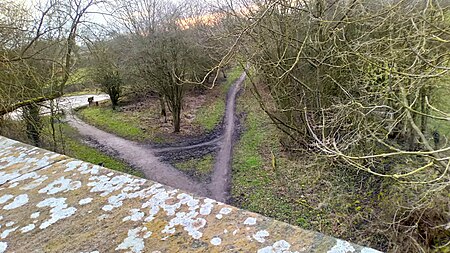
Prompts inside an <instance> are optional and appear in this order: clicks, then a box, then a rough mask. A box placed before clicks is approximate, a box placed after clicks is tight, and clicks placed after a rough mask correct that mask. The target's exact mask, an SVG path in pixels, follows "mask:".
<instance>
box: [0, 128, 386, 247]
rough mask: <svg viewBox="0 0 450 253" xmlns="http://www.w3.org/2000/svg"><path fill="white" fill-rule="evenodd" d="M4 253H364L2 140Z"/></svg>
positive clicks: (0, 237)
mask: <svg viewBox="0 0 450 253" xmlns="http://www.w3.org/2000/svg"><path fill="white" fill-rule="evenodd" d="M0 184H1V186H0V252H91V253H92V252H134V253H137V252H154V253H156V252H261V253H263V252H330V253H338V252H339V253H341V252H362V253H375V252H378V251H376V250H373V249H370V248H365V247H360V246H358V245H354V244H352V243H349V242H346V241H343V240H339V239H335V238H332V237H329V236H325V235H323V234H320V233H317V232H312V231H306V230H303V229H301V228H298V227H295V226H291V225H289V224H286V223H283V222H279V221H276V220H273V219H270V218H267V217H264V216H261V215H258V214H255V213H252V212H248V211H244V210H241V209H238V208H236V207H232V206H228V205H226V204H223V203H219V202H216V201H214V200H212V199H208V198H200V197H196V196H193V195H191V194H189V193H185V192H182V191H180V190H177V189H173V188H170V187H167V186H164V185H161V184H159V183H155V182H152V181H149V180H145V179H141V178H137V177H134V176H131V175H127V174H123V173H120V172H116V171H112V170H109V169H107V168H103V167H100V166H98V165H93V164H90V163H86V162H82V161H79V160H76V159H73V158H69V157H67V156H64V155H60V154H56V153H53V152H50V151H47V150H43V149H39V148H36V147H32V146H29V145H25V144H22V143H19V142H16V141H13V140H10V139H7V138H4V137H1V136H0Z"/></svg>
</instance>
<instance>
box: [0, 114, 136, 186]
mask: <svg viewBox="0 0 450 253" xmlns="http://www.w3.org/2000/svg"><path fill="white" fill-rule="evenodd" d="M42 125H43V127H42V133H41V140H42V145H41V146H42V148H44V149H48V150H54V151H56V152H58V153H64V154H66V155H67V156H70V157H73V158H76V159H80V160H82V161H86V162H89V163H93V164H100V163H102V164H103V166H104V167H106V168H109V169H112V170H116V171H120V172H124V173H128V174H131V175H135V176H139V177H144V176H143V173H141V172H139V171H136V170H134V169H132V168H131V167H130V166H128V165H127V164H125V163H124V162H122V161H120V160H119V159H116V158H113V157H111V156H109V155H106V154H104V153H102V152H101V151H98V150H97V149H95V148H92V147H90V146H88V145H87V144H86V143H85V142H83V140H82V138H81V136H79V135H78V134H77V131H76V130H75V129H73V128H72V127H70V126H69V125H68V124H66V123H56V124H55V132H56V143H57V145H56V146H57V148H56V150H55V148H54V145H53V139H52V137H51V136H52V134H51V133H52V130H51V125H50V118H49V117H43V118H42ZM12 129H14V131H13V130H12ZM1 130H2V131H1V132H2V134H3V135H5V136H7V137H10V138H12V139H15V140H18V141H21V142H24V143H29V144H31V145H33V143H32V142H31V141H30V140H28V138H27V136H26V132H25V126H24V123H23V122H22V121H6V120H5V121H4V122H3V125H2V129H1Z"/></svg>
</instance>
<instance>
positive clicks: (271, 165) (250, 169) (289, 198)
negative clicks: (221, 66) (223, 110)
mask: <svg viewBox="0 0 450 253" xmlns="http://www.w3.org/2000/svg"><path fill="white" fill-rule="evenodd" d="M237 108H238V111H243V112H244V113H245V115H246V117H245V122H244V132H243V134H242V135H241V138H240V140H239V141H238V143H236V145H235V148H234V156H233V175H232V178H233V180H232V191H231V194H232V199H233V204H234V205H237V206H240V207H241V208H243V209H247V210H250V211H253V212H257V213H260V214H263V215H265V216H269V217H272V218H275V219H278V220H282V221H285V222H288V223H290V224H294V225H297V226H300V227H302V228H305V229H312V230H317V231H320V232H323V233H326V234H331V235H334V236H336V237H342V238H352V237H355V236H361V235H362V233H361V231H358V230H357V229H355V228H354V226H356V225H357V224H360V223H364V222H365V219H367V216H368V215H370V214H371V213H373V212H372V209H371V208H372V207H371V204H370V203H371V202H370V201H371V198H372V197H373V194H372V193H367V192H365V191H362V192H358V189H359V188H360V185H358V184H359V183H358V182H359V180H358V179H356V180H355V179H353V178H352V177H353V174H352V173H348V172H346V173H347V174H346V173H344V172H343V171H341V170H340V169H336V170H334V169H333V168H334V166H333V165H331V164H330V162H329V160H326V159H323V158H322V159H321V158H320V157H311V156H306V154H305V155H298V154H297V155H294V154H288V153H285V152H282V147H281V144H280V142H279V138H281V137H282V135H281V133H280V132H279V130H278V129H277V128H276V127H275V126H274V125H273V124H272V121H271V120H270V118H269V117H268V116H267V115H266V114H265V113H264V112H263V111H262V110H261V108H260V107H259V103H258V102H257V101H256V99H255V98H254V97H253V95H252V94H251V92H250V91H249V90H246V91H245V92H243V94H242V95H241V97H240V98H239V99H238V105H237ZM355 182H356V183H355ZM366 188H367V189H370V187H369V186H368V187H366ZM359 203H363V204H359ZM336 228H339V229H336ZM357 233H360V235H358V234H357Z"/></svg>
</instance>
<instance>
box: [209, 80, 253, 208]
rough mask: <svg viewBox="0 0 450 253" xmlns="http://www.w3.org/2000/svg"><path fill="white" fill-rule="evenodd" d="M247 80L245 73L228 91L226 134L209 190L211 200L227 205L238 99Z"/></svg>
mask: <svg viewBox="0 0 450 253" xmlns="http://www.w3.org/2000/svg"><path fill="white" fill-rule="evenodd" d="M245 78H246V74H245V72H244V73H242V75H241V76H240V77H239V79H238V80H237V81H236V82H235V83H234V84H233V85H232V86H231V88H230V90H229V91H228V96H227V103H226V105H227V106H226V109H225V117H224V132H223V136H222V141H221V142H220V144H221V145H220V150H219V151H218V153H217V156H216V162H215V164H214V170H213V173H212V175H211V183H210V184H209V185H208V189H209V191H210V193H211V198H213V199H215V200H218V201H221V202H224V203H227V202H228V200H229V198H230V188H231V166H232V164H231V161H232V155H233V144H234V141H235V137H236V134H235V133H236V132H237V131H236V129H237V127H236V122H237V117H236V97H237V94H238V92H239V90H240V89H241V86H242V83H243V82H244V80H245Z"/></svg>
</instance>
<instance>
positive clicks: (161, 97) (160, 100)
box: [158, 94, 167, 123]
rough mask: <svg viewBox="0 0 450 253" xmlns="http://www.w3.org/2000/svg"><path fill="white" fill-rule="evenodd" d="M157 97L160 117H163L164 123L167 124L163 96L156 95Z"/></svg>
mask: <svg viewBox="0 0 450 253" xmlns="http://www.w3.org/2000/svg"><path fill="white" fill-rule="evenodd" d="M158 97H159V105H160V106H161V116H162V117H164V123H167V113H166V100H165V99H164V96H163V95H161V94H158Z"/></svg>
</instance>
